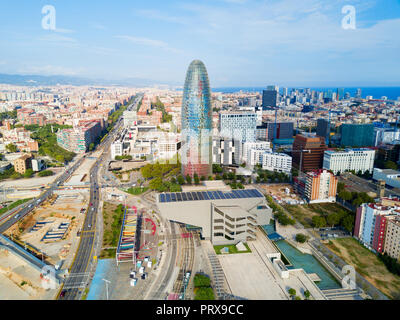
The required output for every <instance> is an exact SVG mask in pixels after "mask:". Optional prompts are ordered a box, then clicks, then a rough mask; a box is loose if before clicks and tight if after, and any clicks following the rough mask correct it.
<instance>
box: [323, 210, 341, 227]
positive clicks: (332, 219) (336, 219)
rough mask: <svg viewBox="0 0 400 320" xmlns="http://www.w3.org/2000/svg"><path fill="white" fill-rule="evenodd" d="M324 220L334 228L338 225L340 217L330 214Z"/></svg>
mask: <svg viewBox="0 0 400 320" xmlns="http://www.w3.org/2000/svg"><path fill="white" fill-rule="evenodd" d="M326 220H327V222H328V224H329V225H330V226H331V227H334V226H335V225H338V224H339V222H340V216H339V215H338V214H337V213H331V214H330V215H328V216H327V218H326Z"/></svg>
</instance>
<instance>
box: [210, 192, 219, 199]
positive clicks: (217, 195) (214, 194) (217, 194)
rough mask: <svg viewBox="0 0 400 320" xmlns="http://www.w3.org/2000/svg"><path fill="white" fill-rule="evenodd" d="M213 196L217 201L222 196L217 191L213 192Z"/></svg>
mask: <svg viewBox="0 0 400 320" xmlns="http://www.w3.org/2000/svg"><path fill="white" fill-rule="evenodd" d="M212 194H213V196H214V199H215V200H219V199H221V196H220V195H219V193H218V192H217V191H213V192H212Z"/></svg>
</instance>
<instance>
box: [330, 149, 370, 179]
mask: <svg viewBox="0 0 400 320" xmlns="http://www.w3.org/2000/svg"><path fill="white" fill-rule="evenodd" d="M374 160H375V150H371V149H346V150H344V151H332V150H328V151H325V153H324V162H323V168H324V169H327V170H331V171H332V172H333V173H334V174H338V173H343V172H346V171H352V170H354V171H356V172H359V171H361V172H362V173H365V172H366V171H369V172H370V173H372V170H373V169H374Z"/></svg>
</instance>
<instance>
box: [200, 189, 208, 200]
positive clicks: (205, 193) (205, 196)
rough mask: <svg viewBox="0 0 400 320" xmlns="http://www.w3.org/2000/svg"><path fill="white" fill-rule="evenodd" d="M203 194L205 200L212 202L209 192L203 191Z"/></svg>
mask: <svg viewBox="0 0 400 320" xmlns="http://www.w3.org/2000/svg"><path fill="white" fill-rule="evenodd" d="M201 194H202V195H203V198H204V200H210V197H209V196H208V193H207V192H205V191H203V192H202V193H201Z"/></svg>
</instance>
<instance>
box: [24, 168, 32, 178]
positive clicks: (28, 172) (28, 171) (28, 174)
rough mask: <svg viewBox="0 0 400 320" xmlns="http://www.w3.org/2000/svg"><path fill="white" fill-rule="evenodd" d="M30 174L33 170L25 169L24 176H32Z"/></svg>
mask: <svg viewBox="0 0 400 320" xmlns="http://www.w3.org/2000/svg"><path fill="white" fill-rule="evenodd" d="M32 176H33V170H32V169H27V170H26V171H25V173H24V178H32Z"/></svg>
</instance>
